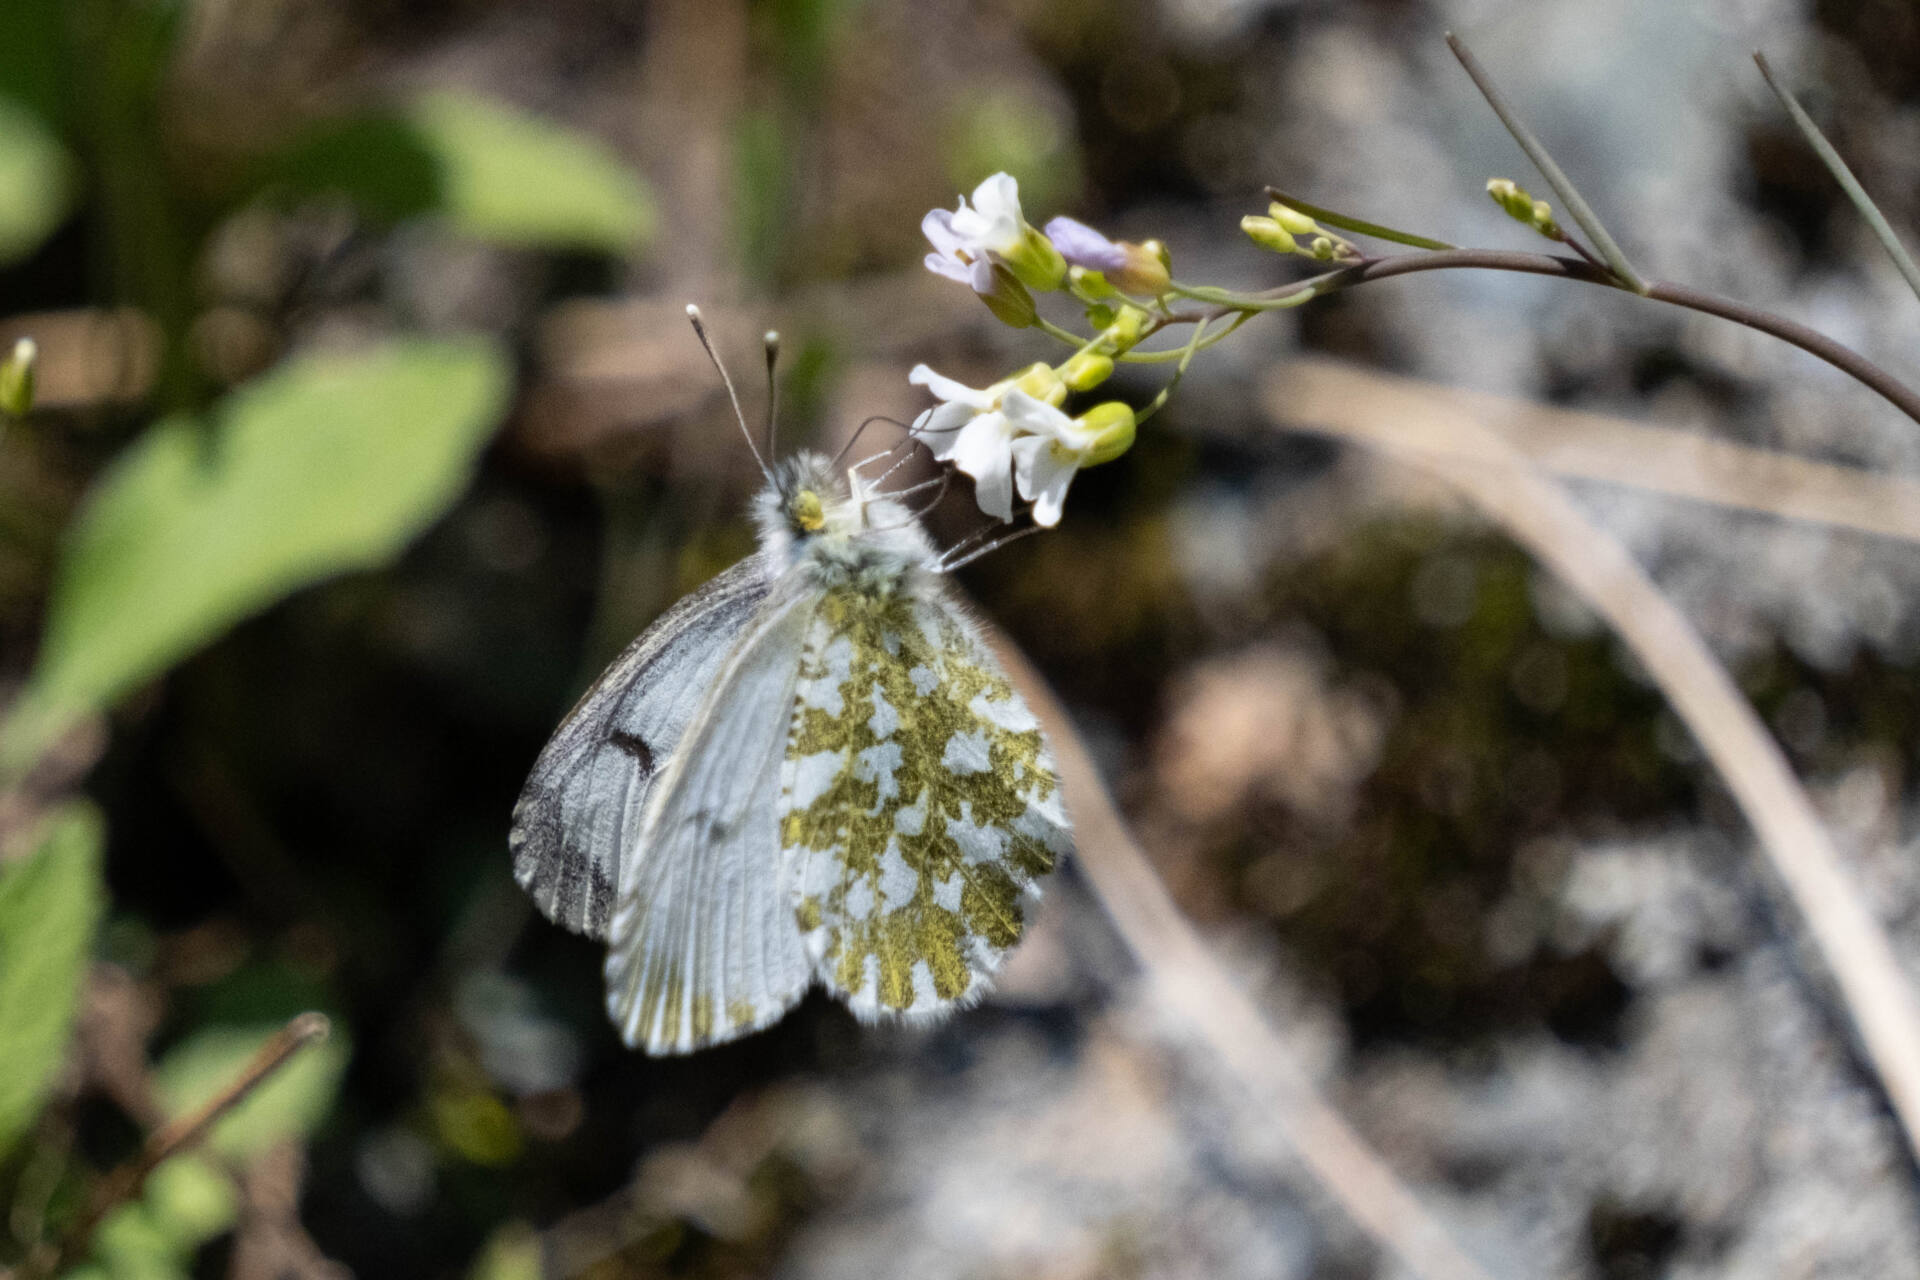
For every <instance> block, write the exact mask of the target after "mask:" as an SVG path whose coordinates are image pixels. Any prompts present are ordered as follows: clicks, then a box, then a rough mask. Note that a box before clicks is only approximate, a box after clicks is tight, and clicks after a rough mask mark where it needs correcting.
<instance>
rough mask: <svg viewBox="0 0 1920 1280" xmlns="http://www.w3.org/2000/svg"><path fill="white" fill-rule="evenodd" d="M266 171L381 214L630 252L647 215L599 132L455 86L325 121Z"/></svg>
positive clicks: (628, 174) (475, 233)
mask: <svg viewBox="0 0 1920 1280" xmlns="http://www.w3.org/2000/svg"><path fill="white" fill-rule="evenodd" d="M272 176H273V179H274V180H275V181H276V182H277V183H278V184H279V185H280V186H281V187H283V188H284V189H286V190H289V191H292V192H294V193H296V194H312V193H321V192H335V193H339V194H343V195H345V196H347V197H348V198H349V199H351V200H352V201H353V202H354V203H355V204H356V205H358V206H359V207H360V208H361V210H362V211H363V212H365V213H367V214H368V215H370V216H372V217H374V218H377V219H381V220H384V221H400V220H403V219H406V218H413V217H419V216H422V215H425V214H438V215H440V216H442V217H444V218H445V219H446V221H447V223H448V224H449V225H450V226H452V227H453V228H454V229H455V230H457V231H459V232H461V233H462V234H464V235H469V236H472V237H474V238H476V239H480V240H488V241H492V242H495V243H499V244H508V245H525V246H529V247H535V248H553V249H584V250H593V251H600V252H606V253H616V254H619V253H630V252H632V251H634V250H635V249H638V248H639V247H640V246H641V245H642V244H644V243H645V242H646V240H647V238H648V237H649V236H650V235H651V234H652V232H653V228H654V222H655V212H654V205H653V199H652V197H651V196H650V195H649V194H648V192H647V189H646V187H645V186H644V185H643V184H642V183H641V182H640V180H639V178H638V177H636V176H635V175H634V173H633V172H632V171H631V170H630V169H629V168H628V167H627V166H626V164H625V163H624V162H622V161H621V160H620V158H619V157H618V156H616V155H614V154H613V152H611V151H610V150H608V149H607V148H606V147H605V146H603V145H601V144H600V143H599V142H598V141H596V140H594V139H592V138H590V137H588V136H586V135H585V134H582V133H579V132H577V131H575V130H572V129H568V128H565V127H563V126H560V125H557V124H554V123H551V122H549V121H546V120H542V119H540V118H538V117H536V116H532V115H528V114H526V113H524V112H520V111H516V110H514V109H512V108H510V107H506V106H503V105H501V104H500V103H498V102H495V101H492V100H490V99H487V98H482V97H478V96H475V95H472V94H464V93H455V92H442V93H433V94H429V95H427V96H425V97H423V98H421V99H420V100H419V101H418V102H416V103H414V104H413V105H412V106H411V107H410V108H408V109H407V110H406V111H404V112H402V113H399V114H372V115H364V116H356V117H354V118H352V119H350V120H345V121H342V122H339V123H337V124H333V125H330V126H327V127H326V128H324V129H322V130H320V131H318V132H316V133H314V134H311V135H309V136H308V137H307V138H305V139H304V140H302V141H301V142H300V143H298V144H297V145H296V146H294V147H293V148H292V149H291V150H290V151H289V152H288V153H287V154H286V155H285V156H284V157H282V158H281V160H280V161H279V162H278V163H277V164H276V165H275V166H274V169H273V173H272Z"/></svg>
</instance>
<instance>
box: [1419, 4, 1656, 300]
mask: <svg viewBox="0 0 1920 1280" xmlns="http://www.w3.org/2000/svg"><path fill="white" fill-rule="evenodd" d="M1447 47H1448V48H1449V49H1451V50H1453V56H1454V57H1456V58H1458V59H1459V60H1460V65H1461V67H1462V68H1464V69H1465V71H1466V73H1467V76H1468V78H1469V79H1471V80H1472V81H1473V86H1474V88H1476V89H1478V90H1479V91H1480V96H1481V97H1483V98H1485V99H1486V100H1487V105H1488V106H1490V107H1492V108H1493V114H1495V115H1497V116H1499V117H1500V123H1501V124H1503V125H1505V126H1506V127H1507V132H1508V133H1510V134H1512V135H1513V140H1514V141H1515V142H1517V143H1519V144H1520V149H1521V150H1522V151H1524V152H1526V153H1527V159H1529V160H1531V161H1533V167H1534V168H1536V169H1538V170H1539V171H1540V176H1541V177H1543V178H1545V179H1546V180H1547V185H1548V186H1550V187H1552V188H1553V191H1554V194H1555V195H1557V196H1559V197H1560V203H1561V204H1563V205H1565V206H1566V209H1567V212H1568V214H1570V215H1572V217H1573V220H1574V221H1575V222H1577V223H1579V224H1580V229H1581V230H1582V231H1584V232H1586V233H1587V238H1588V239H1589V240H1592V241H1593V247H1594V248H1595V249H1596V250H1598V251H1599V254H1600V256H1601V257H1602V258H1604V259H1606V263H1607V266H1608V268H1609V269H1610V270H1611V271H1612V272H1613V274H1614V275H1615V276H1617V277H1618V278H1619V283H1620V284H1622V285H1624V286H1625V287H1626V288H1627V289H1629V290H1631V291H1633V292H1634V293H1640V294H1644V293H1645V292H1646V291H1647V284H1646V281H1644V280H1642V279H1641V278H1640V273H1639V272H1637V271H1635V270H1634V269H1633V264H1632V263H1630V262H1628V261H1627V255H1626V254H1624V253H1622V252H1621V251H1620V246H1619V245H1618V244H1616V243H1614V239H1613V237H1612V236H1610V235H1608V234H1607V229H1606V227H1604V226H1602V225H1601V222H1600V218H1599V215H1597V214H1596V213H1594V211H1593V206H1591V205H1589V204H1588V203H1587V202H1586V199H1585V197H1583V196H1582V195H1581V194H1580V189H1579V188H1578V187H1576V186H1574V185H1573V180H1572V179H1571V178H1569V177H1567V175H1566V173H1565V172H1563V171H1562V170H1561V168H1560V166H1559V165H1558V164H1555V163H1554V159H1553V157H1552V156H1551V155H1549V154H1548V153H1547V149H1546V147H1545V146H1544V145H1542V144H1541V142H1540V139H1538V138H1536V137H1534V136H1533V131H1532V130H1531V129H1529V128H1527V126H1526V125H1525V124H1523V123H1521V121H1520V117H1519V116H1517V115H1515V114H1514V112H1513V108H1512V107H1510V106H1509V105H1507V100H1506V97H1505V95H1503V94H1502V93H1501V92H1500V90H1499V87H1498V86H1496V85H1495V84H1494V83H1493V77H1492V76H1489V75H1488V74H1487V72H1486V69H1485V68H1484V67H1482V66H1481V65H1480V60H1479V59H1478V58H1476V57H1474V56H1473V50H1471V49H1469V48H1467V46H1466V43H1465V42H1464V41H1463V40H1461V39H1460V37H1458V36H1456V35H1454V34H1453V32H1451V31H1449V32H1447Z"/></svg>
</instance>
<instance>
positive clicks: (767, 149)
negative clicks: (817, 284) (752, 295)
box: [734, 111, 793, 283]
mask: <svg viewBox="0 0 1920 1280" xmlns="http://www.w3.org/2000/svg"><path fill="white" fill-rule="evenodd" d="M734 179H735V184H734V185H735V190H736V192H737V193H738V194H737V201H736V203H735V206H734V219H735V223H736V225H737V226H738V228H739V236H740V260H741V265H742V267H743V268H744V269H745V271H746V273H747V275H748V276H750V277H751V278H753V279H754V280H758V281H760V282H762V283H767V282H771V281H772V280H773V279H774V278H775V276H776V274H777V273H778V271H779V266H780V258H781V253H782V250H783V249H785V248H786V247H787V245H788V243H789V241H788V233H787V226H788V223H789V222H790V221H791V219H792V202H793V190H792V187H793V183H792V179H793V152H792V149H791V148H790V146H789V140H788V138H787V135H786V129H785V127H784V126H783V125H782V123H781V119H780V115H779V113H777V112H774V111H747V112H743V113H742V114H741V117H740V122H739V126H738V129H737V132H736V133H735V135H734Z"/></svg>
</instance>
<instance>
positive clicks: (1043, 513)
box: [1013, 436, 1080, 529]
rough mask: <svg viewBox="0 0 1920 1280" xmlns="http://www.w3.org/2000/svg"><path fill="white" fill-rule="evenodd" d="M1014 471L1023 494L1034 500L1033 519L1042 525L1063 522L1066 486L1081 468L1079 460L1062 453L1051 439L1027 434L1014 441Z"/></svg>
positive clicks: (1047, 526) (1045, 526) (1049, 525)
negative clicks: (1061, 514) (1063, 455)
mask: <svg viewBox="0 0 1920 1280" xmlns="http://www.w3.org/2000/svg"><path fill="white" fill-rule="evenodd" d="M1013 455H1014V474H1015V476H1016V478H1017V479H1018V481H1019V485H1020V494H1021V496H1022V497H1024V498H1029V499H1031V500H1032V502H1033V522H1034V523H1035V524H1037V525H1040V526H1042V527H1043V528H1049V529H1050V528H1052V527H1053V526H1054V525H1056V524H1059V523H1060V513H1061V511H1062V510H1063V509H1064V508H1065V507H1066V502H1067V486H1069V485H1071V484H1072V483H1073V475H1074V472H1076V471H1078V470H1079V469H1080V464H1079V462H1078V461H1077V460H1075V459H1073V458H1071V457H1064V458H1063V457H1062V456H1061V455H1060V451H1059V450H1058V449H1056V448H1055V447H1054V443H1053V441H1051V440H1045V439H1042V438H1041V437H1039V436H1024V437H1022V438H1021V439H1019V440H1016V441H1014V443H1013Z"/></svg>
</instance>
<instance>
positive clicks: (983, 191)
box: [954, 173, 1026, 254]
mask: <svg viewBox="0 0 1920 1280" xmlns="http://www.w3.org/2000/svg"><path fill="white" fill-rule="evenodd" d="M961 203H962V204H963V205H964V204H965V201H962V202H961ZM973 204H974V207H973V208H972V209H968V210H966V212H965V215H964V216H963V215H962V214H958V213H956V214H955V215H954V229H955V230H958V231H961V232H963V233H964V234H966V235H968V236H970V237H971V238H972V240H973V242H974V244H976V245H978V246H979V247H980V248H982V249H985V250H987V251H989V252H991V253H1000V254H1007V253H1012V252H1013V251H1014V250H1015V249H1017V248H1019V247H1020V236H1021V233H1022V232H1023V231H1024V230H1025V229H1026V219H1025V218H1024V217H1023V216H1022V215H1021V213H1020V184H1019V183H1017V182H1015V181H1014V179H1013V175H1012V174H1009V173H996V174H994V175H993V176H992V177H991V178H988V179H987V180H986V181H985V182H982V183H981V184H980V185H979V186H977V187H975V188H974V189H973Z"/></svg>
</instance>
